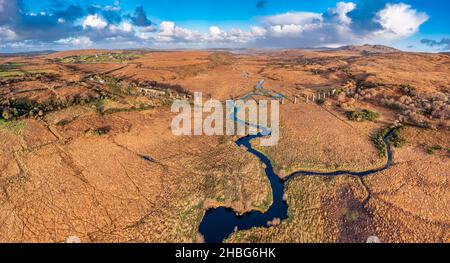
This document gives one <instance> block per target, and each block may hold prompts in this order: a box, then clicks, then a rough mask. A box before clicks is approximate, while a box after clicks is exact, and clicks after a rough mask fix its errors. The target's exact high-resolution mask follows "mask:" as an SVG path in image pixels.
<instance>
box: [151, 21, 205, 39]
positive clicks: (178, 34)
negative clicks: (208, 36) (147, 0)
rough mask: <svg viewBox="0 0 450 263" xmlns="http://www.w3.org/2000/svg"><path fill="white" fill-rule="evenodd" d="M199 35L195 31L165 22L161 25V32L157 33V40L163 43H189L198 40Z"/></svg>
mask: <svg viewBox="0 0 450 263" xmlns="http://www.w3.org/2000/svg"><path fill="white" fill-rule="evenodd" d="M198 36H199V34H196V33H194V32H193V31H191V30H189V29H187V28H183V27H179V26H177V25H175V23H174V22H172V21H163V22H161V24H160V25H159V32H158V33H157V35H156V37H155V40H157V41H162V42H172V41H176V42H189V41H195V40H196V39H198Z"/></svg>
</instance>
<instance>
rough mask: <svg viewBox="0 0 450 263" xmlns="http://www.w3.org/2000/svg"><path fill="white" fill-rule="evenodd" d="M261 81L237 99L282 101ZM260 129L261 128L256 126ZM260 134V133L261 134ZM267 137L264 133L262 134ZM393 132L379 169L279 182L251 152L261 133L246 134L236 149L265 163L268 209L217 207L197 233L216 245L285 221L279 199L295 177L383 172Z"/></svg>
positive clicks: (284, 209)
mask: <svg viewBox="0 0 450 263" xmlns="http://www.w3.org/2000/svg"><path fill="white" fill-rule="evenodd" d="M263 83H264V80H261V81H260V82H259V83H258V85H257V92H256V93H255V92H250V93H248V94H246V95H245V96H243V97H242V98H241V100H244V101H246V100H248V99H249V98H250V97H251V96H253V95H256V94H263V95H265V96H268V97H271V98H274V99H280V98H284V96H283V95H282V94H280V93H271V92H270V91H266V90H263V89H262V84H263ZM238 110H239V109H237V108H235V110H234V113H232V114H233V116H230V117H231V118H233V120H234V121H236V122H243V123H245V124H246V125H254V124H250V123H247V122H245V121H244V120H240V119H238V118H237V112H238ZM260 128H261V127H260ZM265 129H268V128H267V127H262V130H263V131H264V130H265ZM263 133H264V132H263ZM264 134H267V133H264ZM392 134H393V131H390V132H389V133H388V134H387V135H386V136H385V137H384V139H383V141H384V143H385V144H386V150H387V155H388V158H387V162H386V164H385V165H384V166H383V167H380V168H377V169H372V170H368V171H363V172H352V171H345V170H341V171H334V172H328V173H324V172H311V171H296V172H294V173H292V174H290V175H288V176H287V177H285V178H284V179H280V178H279V177H278V175H277V174H275V172H274V170H273V166H272V163H271V162H270V160H269V159H268V158H267V157H266V156H265V155H264V154H262V153H261V152H259V151H257V150H255V149H254V148H253V147H252V145H251V141H252V140H253V139H256V138H260V137H263V136H264V135H262V134H261V133H259V134H257V135H247V136H245V137H242V138H240V139H238V140H237V141H236V144H237V146H240V147H244V148H245V149H246V150H247V151H248V152H249V153H251V154H252V155H254V156H255V157H257V158H258V159H259V161H260V162H262V163H263V164H265V167H266V168H265V173H266V175H267V177H268V179H269V181H270V186H271V188H272V196H273V203H272V205H271V206H270V208H269V209H268V210H267V211H266V212H260V211H250V212H247V213H245V214H243V215H237V214H236V213H235V212H234V211H233V210H232V209H230V208H226V207H218V208H213V209H209V210H208V211H206V214H205V216H204V217H203V220H202V222H201V223H200V227H199V232H200V234H202V235H203V237H204V240H205V242H206V243H220V242H222V241H223V240H225V239H226V238H228V237H229V236H230V235H231V234H232V233H233V232H234V231H238V230H247V229H250V228H253V227H266V228H267V227H269V225H268V222H269V221H272V220H273V219H276V218H277V219H280V220H285V219H287V218H288V205H287V203H286V202H285V201H284V200H283V196H284V186H285V185H284V184H285V182H287V181H289V180H290V179H292V178H295V177H297V176H329V177H331V176H339V175H344V174H345V175H353V176H358V177H364V176H367V175H371V174H374V173H378V172H381V171H383V170H386V169H387V168H389V167H390V166H391V165H392V151H391V145H390V144H389V142H388V140H389V138H390V137H391V136H392Z"/></svg>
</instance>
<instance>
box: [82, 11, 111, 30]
mask: <svg viewBox="0 0 450 263" xmlns="http://www.w3.org/2000/svg"><path fill="white" fill-rule="evenodd" d="M81 25H82V26H83V28H84V29H86V28H88V27H91V28H94V29H103V28H105V27H106V26H107V25H108V23H107V22H106V21H105V20H104V19H103V18H102V17H100V16H99V15H98V14H94V15H88V16H87V17H86V18H85V19H84V21H83V23H81Z"/></svg>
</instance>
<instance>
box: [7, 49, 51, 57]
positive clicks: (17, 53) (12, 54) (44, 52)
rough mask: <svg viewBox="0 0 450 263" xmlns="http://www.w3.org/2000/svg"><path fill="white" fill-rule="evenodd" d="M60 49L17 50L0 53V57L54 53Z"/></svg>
mask: <svg viewBox="0 0 450 263" xmlns="http://www.w3.org/2000/svg"><path fill="white" fill-rule="evenodd" d="M55 52H58V51H55V50H40V51H29V52H16V53H0V57H30V56H42V55H48V54H52V53H55Z"/></svg>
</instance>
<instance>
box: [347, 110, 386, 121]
mask: <svg viewBox="0 0 450 263" xmlns="http://www.w3.org/2000/svg"><path fill="white" fill-rule="evenodd" d="M379 117H380V114H379V113H377V112H373V111H370V110H366V109H364V110H362V111H349V112H347V118H348V119H349V120H351V121H375V120H376V119H378V118H379Z"/></svg>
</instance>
